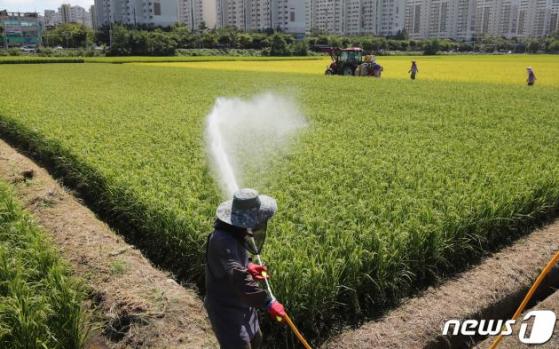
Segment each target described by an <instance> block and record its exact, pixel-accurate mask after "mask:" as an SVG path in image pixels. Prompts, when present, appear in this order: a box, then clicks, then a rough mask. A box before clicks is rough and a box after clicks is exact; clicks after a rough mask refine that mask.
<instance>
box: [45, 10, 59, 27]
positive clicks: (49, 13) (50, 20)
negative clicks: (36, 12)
mask: <svg viewBox="0 0 559 349" xmlns="http://www.w3.org/2000/svg"><path fill="white" fill-rule="evenodd" d="M43 22H44V25H45V27H54V26H56V25H58V24H60V23H62V18H60V14H59V13H58V12H57V11H55V10H45V12H44V17H43Z"/></svg>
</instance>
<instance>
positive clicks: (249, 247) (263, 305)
mask: <svg viewBox="0 0 559 349" xmlns="http://www.w3.org/2000/svg"><path fill="white" fill-rule="evenodd" d="M276 209H277V206H276V201H275V200H274V199H273V198H271V197H269V196H265V195H258V192H256V191H255V190H252V189H241V190H239V191H237V192H236V193H235V194H234V195H233V200H230V201H226V202H224V203H222V204H221V205H220V206H219V207H218V209H217V219H216V222H215V226H214V228H215V230H214V231H213V233H212V234H211V235H210V236H209V237H208V244H207V255H206V258H207V263H206V292H207V293H206V298H205V300H204V305H205V307H206V310H207V311H208V315H209V318H210V321H211V323H212V327H213V330H214V332H215V334H216V337H217V339H218V341H219V344H220V346H221V348H222V349H225V348H231V349H237V348H238V349H241V348H243V349H244V348H248V349H255V348H260V345H261V343H262V333H261V331H260V325H259V323H258V314H257V311H256V310H257V309H265V310H266V311H267V312H268V313H269V314H270V315H271V316H272V319H274V320H277V321H279V322H282V321H283V320H284V319H285V317H286V313H285V310H284V308H283V305H282V304H281V303H279V302H278V301H277V300H275V299H273V298H272V295H271V294H269V293H267V292H266V290H265V289H263V288H261V287H259V285H258V284H257V283H256V282H257V281H264V280H265V278H267V277H268V276H267V274H266V268H265V267H264V266H262V265H258V264H254V263H252V262H250V261H249V257H248V254H249V252H250V253H251V254H253V255H258V254H260V250H261V249H262V246H263V244H264V240H265V237H266V228H267V223H268V220H269V219H270V218H271V217H272V216H273V215H274V213H275V212H276Z"/></svg>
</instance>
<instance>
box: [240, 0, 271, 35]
mask: <svg viewBox="0 0 559 349" xmlns="http://www.w3.org/2000/svg"><path fill="white" fill-rule="evenodd" d="M272 6H273V4H272V0H246V1H245V7H246V8H245V14H246V27H247V30H266V29H269V28H272V27H273V23H272V15H273V14H272Z"/></svg>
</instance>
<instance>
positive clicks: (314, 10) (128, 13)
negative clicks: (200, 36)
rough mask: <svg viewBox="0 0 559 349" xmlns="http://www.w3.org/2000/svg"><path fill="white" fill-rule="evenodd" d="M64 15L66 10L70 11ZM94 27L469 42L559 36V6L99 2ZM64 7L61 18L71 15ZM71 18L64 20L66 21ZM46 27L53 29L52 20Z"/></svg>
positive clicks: (422, 0) (446, 0)
mask: <svg viewBox="0 0 559 349" xmlns="http://www.w3.org/2000/svg"><path fill="white" fill-rule="evenodd" d="M63 7H64V6H63ZM94 9H95V16H96V18H95V22H96V25H98V26H102V25H106V24H108V23H109V22H120V23H124V24H149V25H155V26H168V25H172V24H174V23H176V22H177V21H178V22H182V23H185V24H186V25H187V26H188V27H189V28H191V29H192V30H197V29H199V28H200V27H201V26H203V24H205V26H206V27H208V28H214V27H218V28H224V27H235V28H237V29H239V30H245V31H263V30H267V29H270V28H272V29H280V30H282V31H284V32H287V33H295V34H300V36H302V35H304V34H305V33H307V34H308V33H311V32H324V33H332V34H341V35H360V34H373V35H379V36H392V35H396V34H398V33H400V32H402V31H404V30H405V31H406V32H407V33H408V34H409V36H410V38H412V39H426V38H451V39H458V40H470V39H472V38H474V37H476V36H482V35H494V36H505V37H508V38H512V37H538V36H544V35H548V34H550V33H552V32H554V31H557V30H558V29H559V0H95V7H94ZM66 10H67V9H63V8H62V7H61V12H64V13H65V12H67V11H66ZM65 16H66V15H65V14H63V15H62V18H64V17H65ZM46 17H47V15H46V14H45V22H47V23H50V21H52V20H53V19H52V18H53V17H52V14H50V13H49V18H50V19H47V18H46Z"/></svg>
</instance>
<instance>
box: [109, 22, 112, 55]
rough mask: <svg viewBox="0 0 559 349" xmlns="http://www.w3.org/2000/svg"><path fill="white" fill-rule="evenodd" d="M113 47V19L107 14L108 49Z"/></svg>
mask: <svg viewBox="0 0 559 349" xmlns="http://www.w3.org/2000/svg"><path fill="white" fill-rule="evenodd" d="M112 48H113V19H112V15H109V50H110V49H112Z"/></svg>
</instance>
